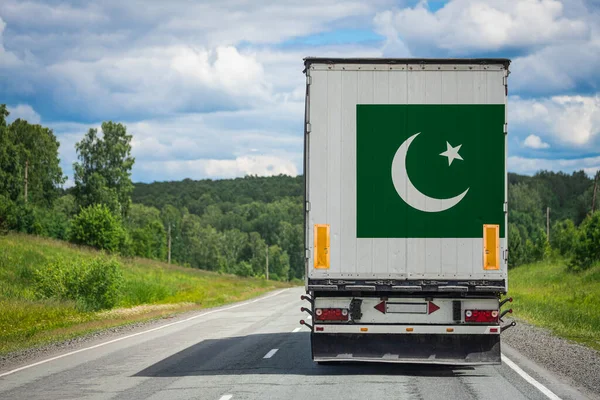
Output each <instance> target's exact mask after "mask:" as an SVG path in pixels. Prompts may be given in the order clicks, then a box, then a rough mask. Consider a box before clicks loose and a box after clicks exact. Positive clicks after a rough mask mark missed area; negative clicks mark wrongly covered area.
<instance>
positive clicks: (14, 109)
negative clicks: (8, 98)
mask: <svg viewBox="0 0 600 400" xmlns="http://www.w3.org/2000/svg"><path fill="white" fill-rule="evenodd" d="M7 108H8V112H10V115H9V116H8V118H9V121H10V122H12V121H14V120H16V119H18V118H20V119H24V120H25V121H27V122H29V123H30V124H39V123H40V121H41V118H40V115H39V114H38V113H37V112H35V110H34V109H33V108H32V107H31V106H30V105H29V104H17V105H16V106H8V107H7Z"/></svg>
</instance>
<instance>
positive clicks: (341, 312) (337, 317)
mask: <svg viewBox="0 0 600 400" xmlns="http://www.w3.org/2000/svg"><path fill="white" fill-rule="evenodd" d="M315 316H316V319H317V320H319V321H348V310H346V309H341V308H317V310H316V312H315Z"/></svg>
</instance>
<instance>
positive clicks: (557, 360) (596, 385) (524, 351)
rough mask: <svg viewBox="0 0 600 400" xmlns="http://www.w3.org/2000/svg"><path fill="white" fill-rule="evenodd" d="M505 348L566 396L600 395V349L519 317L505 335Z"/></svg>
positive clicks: (537, 375)
mask: <svg viewBox="0 0 600 400" xmlns="http://www.w3.org/2000/svg"><path fill="white" fill-rule="evenodd" d="M502 342H503V343H502V346H503V347H502V352H503V353H504V354H505V355H506V356H508V357H509V358H510V359H512V360H513V361H514V362H515V363H517V364H518V365H519V366H520V367H521V368H523V369H524V370H526V371H527V372H528V373H531V375H532V376H534V377H539V378H540V379H541V381H543V382H544V383H545V384H546V383H547V384H548V388H549V389H551V390H553V391H554V392H555V393H556V394H557V395H559V396H561V397H563V396H564V397H565V398H578V394H577V393H576V392H575V390H573V389H576V390H577V391H579V392H581V393H582V394H584V395H585V396H588V398H592V399H593V398H600V372H599V371H600V352H598V351H596V350H594V349H591V348H588V347H585V346H582V345H580V344H577V343H574V342H571V341H568V340H566V339H562V338H560V337H557V336H554V335H553V334H552V333H551V332H549V331H548V330H546V329H543V328H539V327H536V326H534V325H531V324H527V323H525V322H523V321H518V322H517V326H516V327H514V328H512V329H509V330H507V331H506V332H505V333H504V334H503V335H502Z"/></svg>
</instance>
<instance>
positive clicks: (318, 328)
mask: <svg viewBox="0 0 600 400" xmlns="http://www.w3.org/2000/svg"><path fill="white" fill-rule="evenodd" d="M315 330H316V331H318V332H323V331H324V330H325V328H323V327H322V326H317V327H316V328H315Z"/></svg>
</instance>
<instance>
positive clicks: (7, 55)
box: [0, 18, 20, 67]
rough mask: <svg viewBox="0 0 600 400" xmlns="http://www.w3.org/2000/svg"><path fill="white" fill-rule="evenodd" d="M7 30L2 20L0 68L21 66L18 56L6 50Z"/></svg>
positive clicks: (0, 28)
mask: <svg viewBox="0 0 600 400" xmlns="http://www.w3.org/2000/svg"><path fill="white" fill-rule="evenodd" d="M5 28H6V23H5V22H4V21H3V20H2V18H0V67H15V66H17V65H18V64H20V61H19V59H18V58H17V56H16V55H14V54H13V53H11V52H9V51H6V49H5V48H4V42H3V33H4V29H5Z"/></svg>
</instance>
